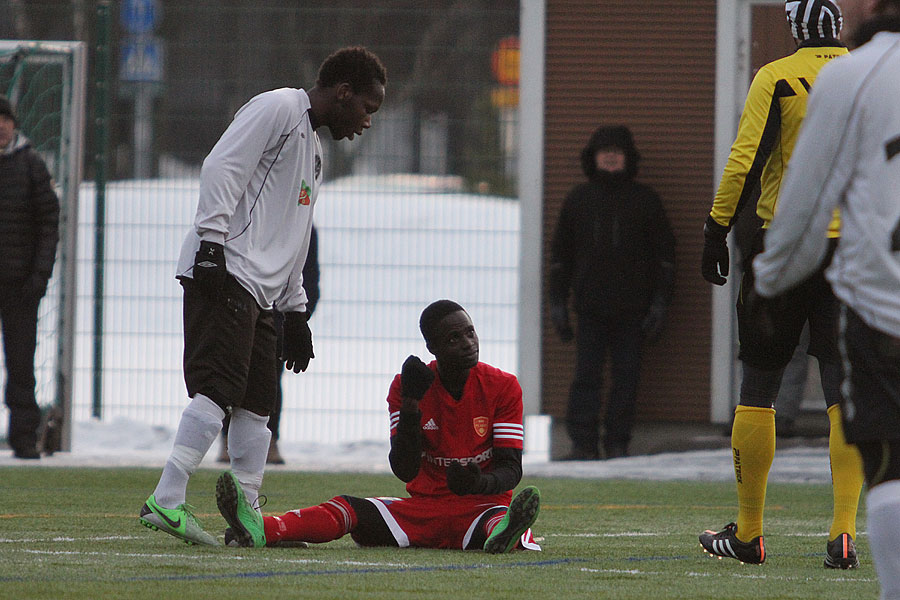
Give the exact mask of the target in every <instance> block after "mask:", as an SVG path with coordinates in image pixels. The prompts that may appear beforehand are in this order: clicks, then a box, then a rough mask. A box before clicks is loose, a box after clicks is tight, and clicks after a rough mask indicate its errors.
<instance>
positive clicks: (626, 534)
mask: <svg viewBox="0 0 900 600" xmlns="http://www.w3.org/2000/svg"><path fill="white" fill-rule="evenodd" d="M663 535H667V536H671V535H672V534H671V533H665V534H663V533H660V532H652V531H651V532H646V531H621V532H617V533H545V534H544V537H563V538H615V537H651V536H653V537H660V536H663ZM769 535H771V536H772V537H809V538H817V537H824V536H827V535H828V532H827V531H823V532H821V533H775V534H768V533H767V534H766V536H769ZM866 535H868V533H866V532H865V531H858V532H857V534H856V537H857V538H859V537H861V536H866ZM535 539H537V538H535Z"/></svg>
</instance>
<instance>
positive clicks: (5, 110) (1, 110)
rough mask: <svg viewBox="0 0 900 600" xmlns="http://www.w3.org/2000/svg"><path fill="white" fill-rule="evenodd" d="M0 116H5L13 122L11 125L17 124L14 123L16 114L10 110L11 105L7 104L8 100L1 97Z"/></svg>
mask: <svg viewBox="0 0 900 600" xmlns="http://www.w3.org/2000/svg"><path fill="white" fill-rule="evenodd" d="M0 115H4V116H7V117H9V118H10V119H12V120H13V123H16V124H18V122H17V121H16V114H15V113H14V112H13V109H12V104H10V103H9V98H7V97H6V96H3V95H0Z"/></svg>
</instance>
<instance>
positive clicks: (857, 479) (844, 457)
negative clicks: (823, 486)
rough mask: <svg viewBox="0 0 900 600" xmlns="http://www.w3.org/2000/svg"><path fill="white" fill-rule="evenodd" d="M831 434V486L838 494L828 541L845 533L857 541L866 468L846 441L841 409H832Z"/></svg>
mask: <svg viewBox="0 0 900 600" xmlns="http://www.w3.org/2000/svg"><path fill="white" fill-rule="evenodd" d="M828 420H829V421H830V422H831V433H830V435H829V436H828V454H829V456H830V457H831V486H832V489H833V491H834V519H833V520H832V521H831V530H830V531H829V532H828V539H829V540H833V539H834V538H836V537H837V536H839V535H840V534H842V533H849V534H850V536H851V537H852V538H853V539H854V540H855V539H856V509H857V508H858V506H859V493H860V490H862V486H863V479H864V475H863V467H862V459H861V458H860V456H859V450H857V449H856V446H854V445H852V444H848V443H847V440H846V439H845V438H844V425H843V423H842V422H841V407H840V405H838V404H834V405H832V406H830V407H828Z"/></svg>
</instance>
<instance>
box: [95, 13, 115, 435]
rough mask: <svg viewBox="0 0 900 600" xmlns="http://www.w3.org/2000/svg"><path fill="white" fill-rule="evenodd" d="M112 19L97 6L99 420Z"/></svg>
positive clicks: (98, 412)
mask: <svg viewBox="0 0 900 600" xmlns="http://www.w3.org/2000/svg"><path fill="white" fill-rule="evenodd" d="M111 39H112V19H111V18H110V0H100V2H98V4H97V45H96V47H95V50H94V58H95V68H96V86H95V87H96V95H95V104H94V132H95V137H94V139H95V141H94V143H95V144H96V149H95V152H94V171H95V175H94V184H95V191H96V204H95V207H94V215H95V219H94V221H95V225H94V365H93V400H94V401H93V416H94V417H95V418H97V419H99V418H100V417H101V416H102V409H103V276H104V266H103V263H104V259H105V249H106V236H105V234H106V231H105V227H106V163H107V155H108V147H109V85H110V79H111V73H112V65H111V61H110V54H111V52H110V43H111V42H110V40H111Z"/></svg>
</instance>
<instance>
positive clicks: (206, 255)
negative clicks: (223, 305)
mask: <svg viewBox="0 0 900 600" xmlns="http://www.w3.org/2000/svg"><path fill="white" fill-rule="evenodd" d="M226 275H228V271H226V270H225V246H223V245H222V244H217V243H216V242H209V241H205V240H204V241H202V242H200V248H199V249H198V250H197V253H196V254H195V255H194V283H196V284H197V285H199V286H200V289H201V290H203V293H204V294H206V295H207V296H208V297H210V298H218V297H219V295H220V294H221V293H222V289H223V288H224V287H225V276H226Z"/></svg>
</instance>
